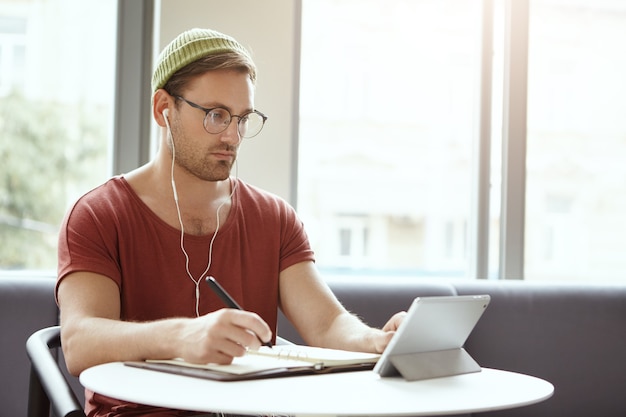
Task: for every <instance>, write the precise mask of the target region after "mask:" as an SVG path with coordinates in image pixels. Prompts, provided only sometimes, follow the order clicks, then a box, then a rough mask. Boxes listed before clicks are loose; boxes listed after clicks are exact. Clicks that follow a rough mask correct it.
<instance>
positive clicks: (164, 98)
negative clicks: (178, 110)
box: [152, 88, 172, 127]
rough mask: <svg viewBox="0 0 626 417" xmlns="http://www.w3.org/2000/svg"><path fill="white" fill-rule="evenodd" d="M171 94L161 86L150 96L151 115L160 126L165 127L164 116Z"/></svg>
mask: <svg viewBox="0 0 626 417" xmlns="http://www.w3.org/2000/svg"><path fill="white" fill-rule="evenodd" d="M171 98H172V97H171V96H170V95H169V94H168V93H167V91H165V90H164V89H162V88H159V89H158V90H156V91H155V92H154V96H153V97H152V117H153V118H154V121H155V122H157V124H158V125H159V126H161V127H165V126H166V123H165V117H166V115H167V114H168V109H169V107H170V104H171Z"/></svg>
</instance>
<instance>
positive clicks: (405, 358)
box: [389, 348, 481, 381]
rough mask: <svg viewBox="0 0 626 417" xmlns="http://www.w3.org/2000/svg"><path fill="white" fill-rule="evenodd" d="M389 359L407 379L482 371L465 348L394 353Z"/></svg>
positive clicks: (415, 379) (413, 379) (414, 379)
mask: <svg viewBox="0 0 626 417" xmlns="http://www.w3.org/2000/svg"><path fill="white" fill-rule="evenodd" d="M389 360H390V361H391V363H392V364H393V366H394V367H395V368H396V370H397V371H398V372H399V373H400V375H402V377H403V378H404V379H406V380H407V381H417V380H420V379H429V378H438V377H442V376H452V375H460V374H468V373H471V372H480V370H481V368H480V365H478V363H476V361H475V360H474V359H473V358H472V357H471V356H470V355H469V353H467V352H466V351H465V349H463V348H457V349H449V350H439V351H433V352H415V353H405V354H401V355H393V356H390V357H389Z"/></svg>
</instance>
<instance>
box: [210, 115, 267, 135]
mask: <svg viewBox="0 0 626 417" xmlns="http://www.w3.org/2000/svg"><path fill="white" fill-rule="evenodd" d="M233 117H234V118H237V128H238V129H239V135H240V136H241V137H242V138H251V137H253V136H256V135H257V134H258V133H259V132H260V131H261V129H262V128H263V124H264V123H265V121H264V120H263V117H262V116H261V115H260V114H258V113H256V112H251V113H248V114H246V115H245V116H242V117H239V116H231V114H230V113H229V112H228V111H227V110H226V109H220V108H217V109H213V110H211V111H210V112H208V113H207V114H206V116H205V118H204V129H205V130H206V131H207V132H209V133H213V134H217V133H222V132H223V131H224V130H226V128H228V126H229V125H230V123H231V118H233Z"/></svg>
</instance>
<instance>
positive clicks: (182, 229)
mask: <svg viewBox="0 0 626 417" xmlns="http://www.w3.org/2000/svg"><path fill="white" fill-rule="evenodd" d="M164 116H165V117H164V119H165V124H166V126H167V134H168V137H169V139H170V141H171V143H172V165H171V170H170V178H171V183H172V191H173V193H174V204H175V205H176V214H177V215H178V223H179V225H180V249H181V251H182V252H183V255H184V256H185V270H186V272H187V275H188V276H189V279H190V280H191V281H192V282H193V283H194V284H195V287H196V305H195V310H196V317H200V283H201V282H202V277H204V276H205V275H206V274H207V273H208V272H209V269H211V264H212V262H213V243H214V242H215V238H216V237H217V232H218V231H219V229H220V210H221V209H222V207H223V206H224V205H225V204H226V203H228V202H229V201H232V197H233V195H234V194H235V189H236V188H237V181H234V182H232V183H231V188H232V190H231V192H230V195H229V196H228V199H227V200H224V202H223V203H222V204H220V205H219V207H218V208H217V212H216V214H215V217H216V225H215V232H214V233H213V237H212V238H211V242H210V243H209V253H208V258H209V259H208V263H207V266H206V269H205V270H204V272H203V273H202V274H201V275H200V277H199V278H198V279H195V278H194V277H193V275H192V273H191V271H190V270H189V254H187V251H186V250H185V226H184V224H183V217H182V214H181V212H180V206H179V204H178V193H177V191H176V181H175V180H174V166H175V161H176V147H175V146H174V137H173V136H172V131H171V129H170V123H169V120H168V118H167V115H164ZM235 164H236V165H235V168H236V175H238V171H239V166H238V164H237V162H236V161H235Z"/></svg>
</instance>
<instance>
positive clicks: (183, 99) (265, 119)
mask: <svg viewBox="0 0 626 417" xmlns="http://www.w3.org/2000/svg"><path fill="white" fill-rule="evenodd" d="M173 97H174V98H175V99H179V100H182V101H184V102H185V103H187V104H189V105H190V106H191V107H195V108H196V109H198V110H202V111H203V112H204V119H202V127H204V130H205V131H206V132H207V133H210V134H212V135H218V134H220V133H222V132H224V131H225V130H226V129H228V126H230V124H231V122H232V121H233V117H237V118H238V119H239V120H238V121H237V133H239V135H240V136H241V138H242V139H250V138H253V137H255V136H256V135H258V134H259V133H261V130H263V127H264V126H265V122H266V121H267V119H268V117H267V116H266V115H265V114H263V113H261V112H260V111H258V110H252V111H250V112H248V113H245V114H242V115H241V116H240V115H238V114H232V113H231V112H230V111H229V110H228V109H226V108H224V107H219V106H218V107H211V108H206V107H203V106H201V105H199V104H196V103H194V102H193V101H189V100H187V99H186V98H185V97H182V96H173ZM215 109H220V110H224V111H225V112H226V113H228V117H229V118H228V123H227V124H226V126H224V129H222V130H220V131H219V132H209V131H208V130H207V128H206V123H205V120H206V118H207V117H208V116H209V113H211V112H212V111H213V110H215ZM252 113H255V114H257V115H259V116H260V117H261V119H262V120H263V123H261V127H260V128H259V131H258V132H256V133H255V134H254V135H252V136H244V135H241V132H240V131H239V126H240V125H239V123H241V121H242V120H245V117H246V116H248V115H249V114H252Z"/></svg>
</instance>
